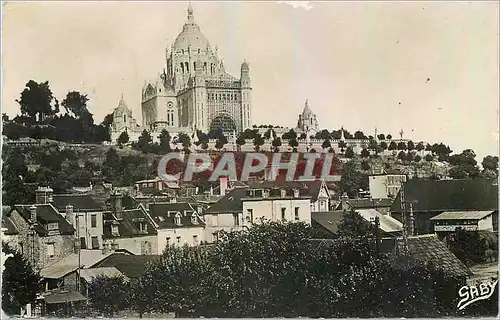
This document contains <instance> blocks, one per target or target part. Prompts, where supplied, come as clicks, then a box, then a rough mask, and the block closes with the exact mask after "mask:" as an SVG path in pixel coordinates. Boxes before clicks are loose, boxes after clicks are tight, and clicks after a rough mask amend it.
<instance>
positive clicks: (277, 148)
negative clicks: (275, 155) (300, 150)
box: [272, 137, 281, 152]
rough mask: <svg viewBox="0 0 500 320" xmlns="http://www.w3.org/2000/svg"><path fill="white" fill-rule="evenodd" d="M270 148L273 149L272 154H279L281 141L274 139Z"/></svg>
mask: <svg viewBox="0 0 500 320" xmlns="http://www.w3.org/2000/svg"><path fill="white" fill-rule="evenodd" d="M272 146H273V147H274V152H279V148H280V147H281V139H280V138H279V137H276V138H275V139H274V140H273V142H272Z"/></svg>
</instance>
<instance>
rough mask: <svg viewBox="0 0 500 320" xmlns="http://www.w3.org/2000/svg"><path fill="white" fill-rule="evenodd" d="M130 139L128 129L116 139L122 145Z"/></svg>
mask: <svg viewBox="0 0 500 320" xmlns="http://www.w3.org/2000/svg"><path fill="white" fill-rule="evenodd" d="M128 139H129V138H128V133H127V131H123V132H122V133H121V134H120V136H119V137H118V139H117V140H116V141H117V142H118V145H119V146H122V145H124V144H126V143H127V142H128Z"/></svg>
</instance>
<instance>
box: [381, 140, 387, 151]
mask: <svg viewBox="0 0 500 320" xmlns="http://www.w3.org/2000/svg"><path fill="white" fill-rule="evenodd" d="M387 147H388V146H387V142H385V141H382V142H380V148H381V149H382V151H384V150H387Z"/></svg>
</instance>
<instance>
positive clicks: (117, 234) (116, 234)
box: [111, 225, 119, 236]
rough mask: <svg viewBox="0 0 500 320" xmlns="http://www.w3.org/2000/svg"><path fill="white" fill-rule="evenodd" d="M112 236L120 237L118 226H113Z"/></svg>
mask: <svg viewBox="0 0 500 320" xmlns="http://www.w3.org/2000/svg"><path fill="white" fill-rule="evenodd" d="M111 234H112V235H113V236H119V233H118V226H117V225H112V226H111Z"/></svg>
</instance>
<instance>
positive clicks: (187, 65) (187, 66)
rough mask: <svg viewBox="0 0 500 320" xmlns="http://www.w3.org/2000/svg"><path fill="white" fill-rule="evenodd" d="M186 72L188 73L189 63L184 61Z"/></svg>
mask: <svg viewBox="0 0 500 320" xmlns="http://www.w3.org/2000/svg"><path fill="white" fill-rule="evenodd" d="M185 64H186V73H189V64H188V63H187V62H186V63H185Z"/></svg>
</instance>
